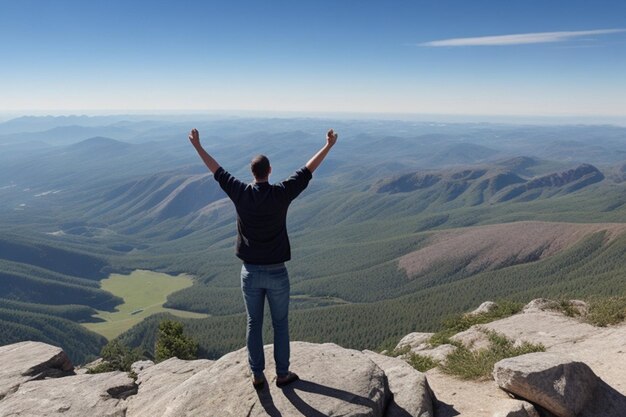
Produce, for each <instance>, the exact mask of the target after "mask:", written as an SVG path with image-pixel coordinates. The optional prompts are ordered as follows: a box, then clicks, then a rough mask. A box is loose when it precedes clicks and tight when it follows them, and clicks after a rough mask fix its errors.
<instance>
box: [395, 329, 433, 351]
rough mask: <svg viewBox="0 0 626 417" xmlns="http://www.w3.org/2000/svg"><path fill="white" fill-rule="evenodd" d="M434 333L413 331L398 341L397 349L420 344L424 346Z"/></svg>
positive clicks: (414, 346)
mask: <svg viewBox="0 0 626 417" xmlns="http://www.w3.org/2000/svg"><path fill="white" fill-rule="evenodd" d="M433 334H434V333H421V332H413V333H409V334H407V335H406V336H404V337H403V338H402V339H400V341H399V342H398V345H397V346H396V349H402V348H404V347H406V346H408V347H409V348H411V349H413V348H417V347H420V346H424V345H427V344H428V341H429V340H430V338H431V337H432V336H433Z"/></svg>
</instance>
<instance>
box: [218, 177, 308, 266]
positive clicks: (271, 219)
mask: <svg viewBox="0 0 626 417" xmlns="http://www.w3.org/2000/svg"><path fill="white" fill-rule="evenodd" d="M214 177H215V180H216V181H217V182H218V183H219V184H220V187H222V189H223V190H224V191H225V192H226V194H227V195H228V197H229V198H230V199H231V200H232V201H233V203H234V204H235V208H236V210H237V249H236V254H237V257H238V258H240V259H242V260H243V261H244V262H246V263H250V264H257V265H268V264H277V263H281V262H286V261H288V260H290V259H291V248H290V245H289V237H288V235H287V221H286V219H287V209H288V208H289V204H290V203H291V202H292V201H293V200H294V199H295V198H296V197H297V196H298V195H299V194H300V193H301V192H302V191H303V190H304V189H305V188H306V187H307V185H308V184H309V181H310V180H311V178H312V174H311V172H310V171H309V170H308V168H306V167H303V168H301V169H299V170H298V171H296V173H295V174H294V175H292V176H291V177H289V178H288V179H286V180H285V181H283V182H280V183H278V184H269V183H268V182H254V183H251V184H244V183H242V182H241V181H239V180H237V179H236V178H234V177H233V176H232V175H230V174H229V173H228V172H227V171H226V170H224V169H223V168H221V167H220V168H219V169H218V170H217V171H216V172H215V174H214Z"/></svg>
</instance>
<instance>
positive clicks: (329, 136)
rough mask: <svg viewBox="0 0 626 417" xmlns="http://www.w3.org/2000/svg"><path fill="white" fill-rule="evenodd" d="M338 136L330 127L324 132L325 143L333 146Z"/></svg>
mask: <svg viewBox="0 0 626 417" xmlns="http://www.w3.org/2000/svg"><path fill="white" fill-rule="evenodd" d="M338 136H339V135H337V134H336V133H335V132H334V131H333V130H332V129H330V130H329V131H328V133H326V143H328V144H329V145H330V146H333V145H334V144H335V143H337V137H338Z"/></svg>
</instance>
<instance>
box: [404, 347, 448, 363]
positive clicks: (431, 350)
mask: <svg viewBox="0 0 626 417" xmlns="http://www.w3.org/2000/svg"><path fill="white" fill-rule="evenodd" d="M456 349H457V347H456V346H454V345H439V346H435V347H430V345H427V346H424V345H423V346H420V347H417V348H414V349H411V352H413V353H415V354H417V355H422V356H428V357H429V358H431V359H433V360H436V361H437V362H441V363H444V362H445V361H446V358H447V357H448V355H449V354H451V353H452V352H454V351H455V350H456Z"/></svg>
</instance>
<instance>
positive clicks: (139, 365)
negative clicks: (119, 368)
mask: <svg viewBox="0 0 626 417" xmlns="http://www.w3.org/2000/svg"><path fill="white" fill-rule="evenodd" d="M151 366H154V362H152V361H137V362H133V364H132V365H130V371H131V372H134V373H136V374H139V373H140V372H141V371H143V370H145V369H148V368H150V367H151Z"/></svg>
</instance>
